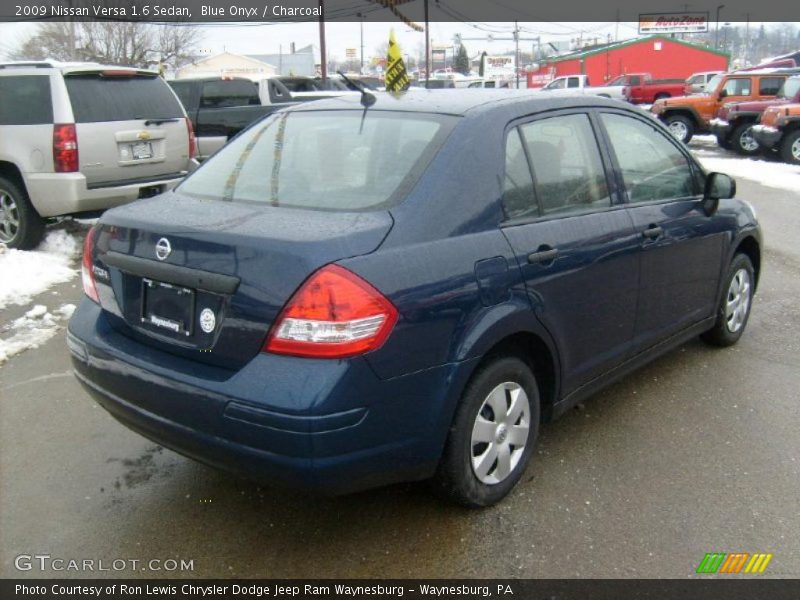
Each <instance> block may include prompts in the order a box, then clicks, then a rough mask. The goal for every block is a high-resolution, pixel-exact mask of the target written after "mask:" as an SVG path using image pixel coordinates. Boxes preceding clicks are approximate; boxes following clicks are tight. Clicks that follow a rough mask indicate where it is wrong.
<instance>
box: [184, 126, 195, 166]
mask: <svg viewBox="0 0 800 600" xmlns="http://www.w3.org/2000/svg"><path fill="white" fill-rule="evenodd" d="M184 119H185V120H186V131H188V132H189V159H190V160H191V159H192V158H195V157H196V156H197V138H196V137H195V135H194V126H193V125H192V120H191V119H190V118H189V117H184Z"/></svg>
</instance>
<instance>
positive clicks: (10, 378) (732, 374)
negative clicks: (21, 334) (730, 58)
mask: <svg viewBox="0 0 800 600" xmlns="http://www.w3.org/2000/svg"><path fill="white" fill-rule="evenodd" d="M731 174H732V175H734V176H735V175H736V173H735V172H734V173H731ZM738 196H739V197H742V198H746V199H748V200H750V201H751V202H752V204H753V205H754V206H755V207H756V209H757V211H758V216H759V219H760V220H761V223H762V226H763V228H764V231H765V242H766V252H765V256H764V264H763V276H762V280H761V284H760V288H759V291H758V294H757V296H756V298H755V302H754V305H753V312H752V315H751V319H750V322H749V325H748V329H747V331H746V333H745V335H744V337H743V338H742V340H741V341H740V343H739V344H738V345H737V346H735V347H733V348H729V349H725V350H720V349H714V348H709V347H707V346H705V345H704V344H702V343H701V342H700V341H693V342H690V343H688V344H686V345H685V346H683V347H682V348H679V349H677V350H675V351H674V352H671V353H670V354H668V355H666V356H664V357H662V358H660V359H659V360H657V361H656V362H654V363H652V364H650V365H649V366H647V367H645V368H644V369H642V370H640V371H638V372H637V373H636V374H634V375H632V376H629V377H627V378H626V379H625V380H623V381H621V382H619V383H618V384H616V385H614V386H612V387H610V388H608V389H607V390H606V391H604V392H603V393H600V394H599V395H597V396H595V397H593V398H591V399H590V400H588V401H587V402H586V403H585V404H584V405H582V406H581V407H579V408H578V409H576V410H573V411H571V412H570V413H569V414H567V415H566V416H565V417H563V418H562V419H561V420H559V421H557V422H556V423H553V424H551V425H548V426H546V427H545V428H544V429H543V432H542V435H541V438H540V443H539V446H538V450H537V452H536V454H535V455H534V460H533V462H532V464H531V465H530V466H529V468H528V470H527V472H526V473H525V476H524V478H523V480H522V481H521V483H520V485H518V486H517V488H516V490H515V491H514V492H513V493H512V494H511V496H510V497H509V498H507V499H506V500H505V501H504V502H502V503H501V504H500V505H498V506H496V507H493V508H489V509H485V510H480V511H475V510H466V509H462V508H458V507H455V506H451V505H448V504H446V503H443V502H442V501H440V500H438V499H437V498H435V497H434V496H432V495H431V494H430V493H429V492H428V489H427V487H426V485H425V484H424V483H416V484H406V485H397V486H392V487H388V488H383V489H379V490H374V491H369V492H364V493H361V494H357V495H352V496H346V497H341V498H334V499H324V498H314V497H308V496H303V495H300V494H297V493H291V492H286V491H283V490H276V489H271V488H267V487H260V486H258V485H256V484H253V483H250V482H248V481H243V480H240V479H237V478H235V477H233V476H230V475H228V474H226V473H221V472H217V471H214V470H212V469H210V468H207V467H205V466H202V465H199V464H197V463H194V462H192V461H191V460H189V459H186V458H183V457H182V456H179V455H177V454H175V453H173V452H171V451H169V450H165V449H162V448H160V447H158V446H156V445H154V444H153V443H151V442H149V441H148V440H145V439H143V438H141V437H139V436H138V435H136V434H134V433H132V432H130V431H129V430H127V429H126V428H124V427H123V426H122V425H120V424H118V423H117V422H116V421H114V420H113V419H112V418H111V417H110V416H109V415H108V414H106V413H105V411H104V410H103V409H101V408H99V407H98V406H96V405H95V404H94V402H93V401H92V400H90V399H89V397H88V396H87V395H86V394H85V393H84V392H83V390H82V389H81V388H80V386H79V385H78V383H77V382H76V380H75V379H74V377H73V376H72V375H71V373H70V361H69V356H68V353H67V350H66V347H65V342H64V333H63V331H61V332H59V334H58V335H56V336H55V337H54V338H53V339H51V340H50V341H49V342H48V343H47V344H45V345H44V346H43V347H41V348H39V349H35V350H30V351H27V352H25V353H23V354H20V355H18V356H16V357H14V358H12V359H11V360H10V361H9V362H8V363H6V364H5V365H4V366H3V367H2V368H0V479H1V483H0V507H2V510H1V511H0V532H2V533H1V534H0V575H2V576H3V577H42V576H45V577H51V576H67V577H94V576H99V577H104V576H124V577H164V576H188V577H280V578H288V577H380V578H388V577H551V578H559V577H647V578H653V577H678V578H684V577H691V576H694V572H695V569H696V568H697V566H698V564H699V563H700V561H701V560H702V558H703V557H704V555H705V553H707V552H750V553H754V552H769V553H772V554H773V555H774V557H773V559H772V561H771V562H770V564H769V567H768V569H767V571H766V573H765V574H764V575H761V577H766V576H771V577H800V535H798V534H799V533H800V502H798V498H800V434H798V432H800V342H799V341H798V340H800V302H798V298H800V244H799V243H798V235H799V234H800V190H798V191H797V192H794V193H792V192H787V191H781V190H776V189H770V188H766V187H762V186H760V185H757V184H755V183H752V182H748V181H747V180H740V181H739V193H738ZM76 284H77V285H76ZM73 286H74V287H73ZM54 291H56V292H57V293H58V298H59V302H77V301H78V300H79V298H80V288H79V280H77V279H76V280H74V281H72V282H70V283H68V284H63V285H61V286H58V287H57V288H55V290H54ZM46 296H47V297H48V298H51V297H52V293H51V292H50V291H48V292H47V293H46ZM18 312H22V309H20V308H19V307H17V309H14V311H11V309H9V311H7V312H6V313H0V323H3V322H7V321H8V320H9V319H10V318H11V317H12V316H16V313H18ZM12 313H13V314H12ZM37 554H38V555H42V554H45V555H49V556H50V557H51V559H56V558H58V559H64V560H66V561H69V560H70V559H74V560H78V561H83V560H93V561H95V562H94V563H92V564H93V566H94V568H95V571H93V572H92V571H77V570H63V571H57V570H53V569H52V568H47V569H46V570H44V571H41V570H40V569H39V563H37V562H35V561H34V562H33V564H32V568H31V569H30V570H27V571H20V570H18V569H17V568H16V567H15V562H17V563H19V564H20V565H21V566H23V567H24V566H26V565H27V564H28V561H27V559H25V558H23V559H20V560H21V562H20V560H17V557H18V556H20V555H23V556H25V555H37ZM170 559H171V560H175V561H178V562H177V564H178V565H179V564H180V561H181V560H184V561H192V563H191V565H192V570H187V571H180V570H167V569H171V568H172V567H174V566H175V564H174V563H172V562H169V561H170ZM43 560H44V561H45V562H47V561H49V560H50V559H43ZM114 560H116V561H117V562H116V563H113V562H112V561H114ZM150 560H156V561H160V562H157V563H149V562H148V561H150ZM100 561H102V563H101V562H100ZM119 561H125V562H124V563H121V562H119ZM131 561H141V562H139V563H132V562H131ZM54 564H55V565H56V566H69V562H65V563H63V564H62V563H54ZM123 564H124V567H123V568H122V569H121V570H115V568H116V567H119V566H122V565H123ZM48 566H49V567H52V566H53V564H48ZM103 567H105V568H107V569H109V570H106V571H100V570H98V569H100V568H103ZM150 567H152V568H153V569H159V568H160V569H161V570H150Z"/></svg>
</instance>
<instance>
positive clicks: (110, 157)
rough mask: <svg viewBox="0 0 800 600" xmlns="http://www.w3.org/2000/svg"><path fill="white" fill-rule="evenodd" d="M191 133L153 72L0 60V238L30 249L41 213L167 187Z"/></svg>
mask: <svg viewBox="0 0 800 600" xmlns="http://www.w3.org/2000/svg"><path fill="white" fill-rule="evenodd" d="M195 152H196V148H195V140H194V133H193V131H192V125H191V122H190V121H189V119H188V118H187V117H186V112H185V111H184V109H183V106H182V105H181V103H180V101H179V100H178V98H177V96H175V93H174V92H173V91H172V89H171V88H170V87H169V85H167V83H166V81H164V80H163V79H162V78H161V77H159V75H158V73H156V72H154V71H146V70H142V69H135V68H127V67H110V66H102V65H98V64H94V63H79V64H78V63H56V62H27V63H22V62H18V63H0V242H2V243H5V244H7V245H8V246H9V247H12V248H21V249H27V248H33V247H35V246H36V245H37V244H38V243H39V241H40V240H41V237H42V235H43V233H44V225H45V221H46V219H47V218H50V217H57V216H63V215H73V214H78V213H96V212H98V211H101V210H104V209H106V208H110V207H112V206H116V205H118V204H123V203H125V202H130V201H132V200H136V199H137V198H147V197H150V196H154V195H156V194H159V193H161V192H164V191H166V190H169V189H171V188H173V187H174V186H175V185H177V184H178V182H179V181H180V180H181V179H182V178H183V177H184V176H185V175H186V173H187V172H188V171H190V170H192V169H193V168H194V166H195V165H196V161H195V160H194V155H195Z"/></svg>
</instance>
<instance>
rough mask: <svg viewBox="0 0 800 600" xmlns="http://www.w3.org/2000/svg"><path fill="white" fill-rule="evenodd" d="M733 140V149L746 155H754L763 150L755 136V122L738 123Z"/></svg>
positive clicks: (732, 136)
mask: <svg viewBox="0 0 800 600" xmlns="http://www.w3.org/2000/svg"><path fill="white" fill-rule="evenodd" d="M731 141H732V142H733V149H734V150H736V152H738V153H739V154H744V155H745V156H753V155H754V154H758V152H759V150H761V147H760V146H759V145H758V142H757V141H756V138H754V137H753V123H742V124H740V125H737V126H736V127H735V128H734V130H733V133H732V134H731Z"/></svg>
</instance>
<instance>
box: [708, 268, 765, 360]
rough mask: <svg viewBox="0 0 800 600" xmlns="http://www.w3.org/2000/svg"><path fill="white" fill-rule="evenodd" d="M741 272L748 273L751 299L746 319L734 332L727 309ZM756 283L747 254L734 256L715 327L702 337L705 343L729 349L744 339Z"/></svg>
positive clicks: (719, 304) (748, 303)
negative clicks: (736, 278) (735, 278)
mask: <svg viewBox="0 0 800 600" xmlns="http://www.w3.org/2000/svg"><path fill="white" fill-rule="evenodd" d="M740 270H744V271H746V272H747V276H748V282H749V288H748V294H749V297H748V301H747V308H746V311H745V314H744V318H743V319H742V321H741V324H740V326H739V327H738V329H736V330H735V331H734V330H732V329H731V327H730V325H729V322H728V314H727V311H726V307H727V304H728V302H729V301H731V299H732V298H731V289H732V284H733V279H734V277H736V275H737V273H739V271H740ZM755 281H756V280H755V272H754V270H753V263H752V262H751V261H750V258H749V257H748V256H747V255H745V254H737V255H736V256H734V257H733V261H731V266H730V267H729V268H728V272H727V274H726V275H725V284H724V286H723V288H722V296H721V297H720V299H719V303H718V304H717V313H716V314H717V320H716V321H715V322H714V326H713V327H712V328H711V329H709V330H708V331H706V332H705V333H704V334H703V335H701V336H700V337H701V338H702V339H703V341H704V342H706V343H708V344H711V345H713V346H721V347H727V346H733V345H734V344H735V343H736V342H738V341H739V338H741V337H742V333H744V330H745V327H747V321H748V320H749V318H750V308H751V307H752V306H753V292H754V290H755Z"/></svg>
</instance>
